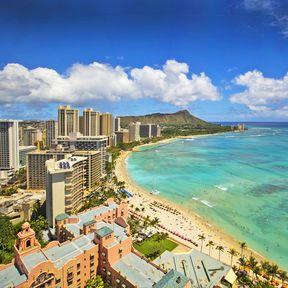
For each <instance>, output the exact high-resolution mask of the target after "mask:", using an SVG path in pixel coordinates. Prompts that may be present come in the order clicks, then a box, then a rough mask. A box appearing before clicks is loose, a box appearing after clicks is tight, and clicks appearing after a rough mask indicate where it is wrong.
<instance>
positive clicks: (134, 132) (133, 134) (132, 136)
mask: <svg viewBox="0 0 288 288" xmlns="http://www.w3.org/2000/svg"><path fill="white" fill-rule="evenodd" d="M140 125H141V123H140V122H135V123H130V124H129V141H130V142H132V141H139V140H140Z"/></svg>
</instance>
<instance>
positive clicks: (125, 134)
mask: <svg viewBox="0 0 288 288" xmlns="http://www.w3.org/2000/svg"><path fill="white" fill-rule="evenodd" d="M115 134H116V142H117V144H118V143H128V142H129V131H128V129H122V130H121V131H116V132H115Z"/></svg>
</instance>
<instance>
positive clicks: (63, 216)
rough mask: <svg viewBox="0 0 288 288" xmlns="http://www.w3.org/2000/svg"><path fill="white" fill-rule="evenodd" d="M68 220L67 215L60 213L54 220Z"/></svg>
mask: <svg viewBox="0 0 288 288" xmlns="http://www.w3.org/2000/svg"><path fill="white" fill-rule="evenodd" d="M68 218H69V215H68V214H66V213H61V214H59V215H57V216H56V217H55V220H56V221H63V220H65V219H68Z"/></svg>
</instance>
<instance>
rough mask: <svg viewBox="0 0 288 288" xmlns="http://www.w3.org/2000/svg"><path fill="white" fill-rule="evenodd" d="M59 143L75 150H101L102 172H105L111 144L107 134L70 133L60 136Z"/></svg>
mask: <svg viewBox="0 0 288 288" xmlns="http://www.w3.org/2000/svg"><path fill="white" fill-rule="evenodd" d="M57 144H61V145H63V146H64V147H68V148H69V149H74V150H83V151H100V153H101V174H103V173H104V172H105V165H106V160H105V153H106V147H108V146H109V138H108V137H107V136H83V135H82V134H81V133H70V135H69V136H66V137H62V136H58V138H57Z"/></svg>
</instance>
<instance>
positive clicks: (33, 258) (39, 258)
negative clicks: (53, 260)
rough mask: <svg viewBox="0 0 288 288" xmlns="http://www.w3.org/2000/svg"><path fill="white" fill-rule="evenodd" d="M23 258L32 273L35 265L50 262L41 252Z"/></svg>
mask: <svg viewBox="0 0 288 288" xmlns="http://www.w3.org/2000/svg"><path fill="white" fill-rule="evenodd" d="M21 258H22V260H23V263H24V264H25V266H26V268H27V270H28V271H31V270H32V269H33V267H34V266H35V263H37V264H40V263H41V262H45V261H47V260H48V258H47V257H46V256H45V254H44V253H43V252H42V251H41V250H40V251H36V252H34V253H31V254H27V255H25V256H23V257H21Z"/></svg>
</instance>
